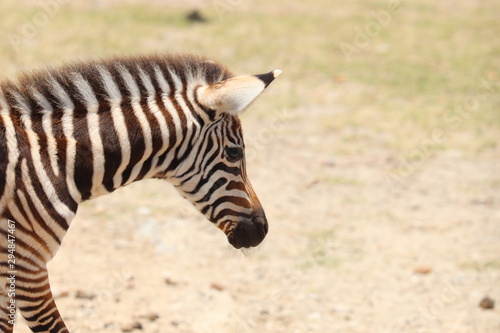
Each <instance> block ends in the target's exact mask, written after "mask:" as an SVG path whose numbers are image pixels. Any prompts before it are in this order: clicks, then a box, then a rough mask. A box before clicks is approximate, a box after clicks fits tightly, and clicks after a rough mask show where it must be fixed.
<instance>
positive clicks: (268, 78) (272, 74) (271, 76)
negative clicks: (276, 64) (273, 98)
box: [255, 69, 281, 88]
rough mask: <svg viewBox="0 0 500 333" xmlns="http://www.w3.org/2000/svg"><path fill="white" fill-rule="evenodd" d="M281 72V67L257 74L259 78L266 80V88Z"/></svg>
mask: <svg viewBox="0 0 500 333" xmlns="http://www.w3.org/2000/svg"><path fill="white" fill-rule="evenodd" d="M280 74H281V71H280V70H279V69H275V70H274V71H271V72H269V73H266V74H258V75H255V77H257V78H258V79H259V80H261V81H262V82H264V84H265V86H266V88H267V86H268V85H269V84H270V83H271V82H273V81H274V79H275V78H277V77H278V76H279V75H280Z"/></svg>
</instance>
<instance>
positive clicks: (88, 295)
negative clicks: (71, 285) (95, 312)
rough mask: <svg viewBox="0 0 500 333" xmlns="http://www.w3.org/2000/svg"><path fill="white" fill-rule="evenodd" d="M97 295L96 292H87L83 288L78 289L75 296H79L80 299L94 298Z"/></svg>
mask: <svg viewBox="0 0 500 333" xmlns="http://www.w3.org/2000/svg"><path fill="white" fill-rule="evenodd" d="M95 297H96V295H95V294H93V293H90V292H87V291H83V290H77V291H76V293H75V298H78V299H89V300H90V299H94V298H95Z"/></svg>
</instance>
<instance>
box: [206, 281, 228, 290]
mask: <svg viewBox="0 0 500 333" xmlns="http://www.w3.org/2000/svg"><path fill="white" fill-rule="evenodd" d="M210 288H212V289H215V290H218V291H223V290H224V289H226V287H224V286H223V285H221V284H218V283H217V282H214V283H212V284H211V285H210Z"/></svg>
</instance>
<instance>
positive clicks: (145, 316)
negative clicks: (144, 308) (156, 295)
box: [139, 312, 160, 322]
mask: <svg viewBox="0 0 500 333" xmlns="http://www.w3.org/2000/svg"><path fill="white" fill-rule="evenodd" d="M139 318H143V319H146V320H148V321H150V322H153V321H156V320H157V319H158V318H160V316H159V315H158V314H157V313H154V312H150V313H146V314H143V315H140V316H139Z"/></svg>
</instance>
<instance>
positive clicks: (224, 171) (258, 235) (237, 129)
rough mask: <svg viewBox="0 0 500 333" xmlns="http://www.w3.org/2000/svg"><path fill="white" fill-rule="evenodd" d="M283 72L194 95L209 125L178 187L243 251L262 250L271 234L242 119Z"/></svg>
mask: <svg viewBox="0 0 500 333" xmlns="http://www.w3.org/2000/svg"><path fill="white" fill-rule="evenodd" d="M280 73H281V71H279V70H275V71H272V72H270V73H267V74H261V75H246V76H238V77H232V78H229V79H226V80H223V81H220V82H217V83H214V84H211V85H204V86H197V87H196V88H195V89H194V93H193V95H194V98H193V99H194V100H195V103H193V104H195V106H194V109H198V110H196V111H197V113H198V114H202V115H203V116H202V117H203V118H204V121H203V122H202V125H201V126H200V128H199V129H198V130H199V133H200V134H199V135H198V136H197V139H196V143H195V144H193V146H192V148H191V151H190V153H189V156H188V157H187V159H185V160H184V161H183V162H182V163H181V165H180V166H179V167H178V170H177V173H176V175H175V178H176V181H175V185H176V187H177V189H178V190H179V191H180V192H181V195H182V196H183V197H185V198H186V199H188V200H189V201H191V202H192V203H193V204H194V206H195V207H196V208H197V209H198V210H199V211H200V212H201V213H202V214H204V215H205V216H206V217H207V218H208V219H209V220H210V221H211V222H213V223H214V224H215V225H216V226H217V227H218V228H219V229H221V230H222V231H223V232H224V233H225V234H226V236H227V238H228V241H229V243H230V244H231V245H232V246H234V247H235V248H237V249H239V248H242V247H245V248H248V247H253V246H257V245H259V244H260V243H261V242H262V240H263V239H264V237H265V236H266V234H267V231H268V224H267V219H266V215H265V213H264V210H263V209H262V206H261V204H260V202H259V199H258V197H257V195H256V194H255V192H254V190H253V189H252V186H251V184H250V182H249V180H248V178H247V175H246V170H245V144H244V141H243V135H242V130H241V124H240V120H239V117H238V115H239V114H240V113H242V112H243V111H244V110H245V109H246V108H247V107H248V106H249V105H250V104H251V103H252V102H253V101H254V100H255V99H256V98H257V97H258V96H259V95H260V94H261V93H262V92H263V91H264V89H265V88H266V87H267V86H268V85H269V84H270V83H271V82H272V81H273V80H274V79H275V78H276V77H277V76H278V75H279V74H280ZM207 115H209V116H208V117H207ZM207 119H208V120H207Z"/></svg>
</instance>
